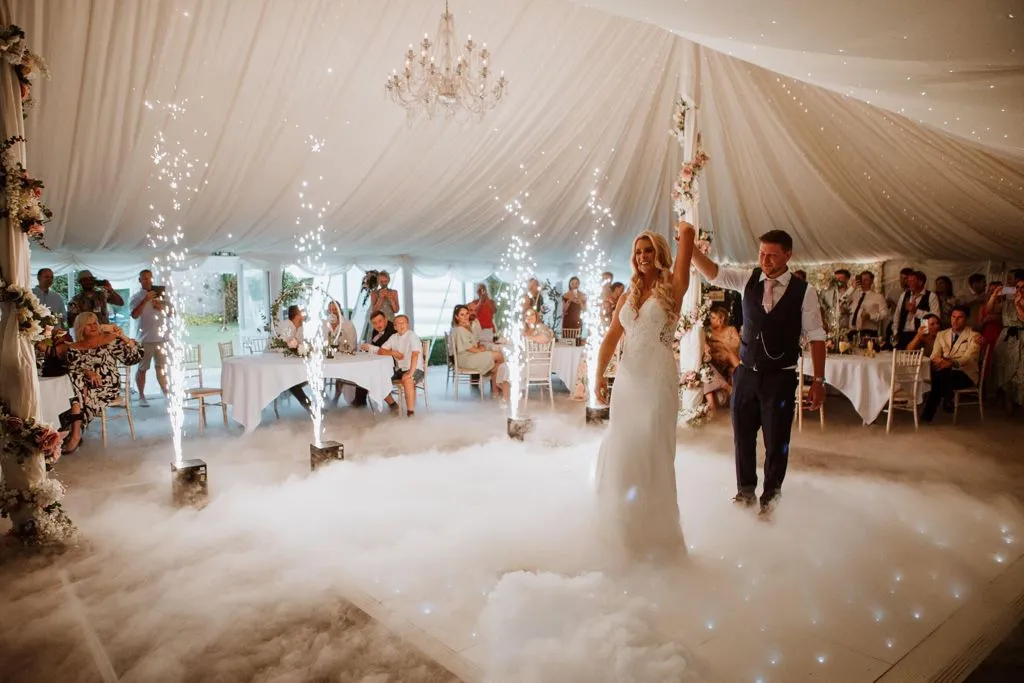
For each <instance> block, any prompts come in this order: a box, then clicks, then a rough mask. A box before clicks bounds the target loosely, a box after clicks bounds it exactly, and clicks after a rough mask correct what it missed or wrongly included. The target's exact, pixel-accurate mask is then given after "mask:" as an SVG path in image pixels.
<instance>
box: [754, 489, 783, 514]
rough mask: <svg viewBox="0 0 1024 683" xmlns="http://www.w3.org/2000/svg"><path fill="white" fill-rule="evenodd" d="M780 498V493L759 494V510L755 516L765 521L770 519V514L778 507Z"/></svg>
mask: <svg viewBox="0 0 1024 683" xmlns="http://www.w3.org/2000/svg"><path fill="white" fill-rule="evenodd" d="M781 498H782V492H781V491H773V492H772V493H763V494H761V509H760V510H758V511H757V516H758V517H762V518H765V519H771V516H772V513H773V512H774V511H775V508H776V507H778V505H779V499H781Z"/></svg>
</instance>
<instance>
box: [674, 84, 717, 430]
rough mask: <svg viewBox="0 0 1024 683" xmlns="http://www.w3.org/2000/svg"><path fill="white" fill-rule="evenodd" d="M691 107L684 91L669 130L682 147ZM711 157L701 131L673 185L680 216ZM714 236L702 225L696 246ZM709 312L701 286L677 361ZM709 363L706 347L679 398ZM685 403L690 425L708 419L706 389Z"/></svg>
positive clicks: (682, 327) (686, 318) (682, 416)
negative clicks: (686, 340)
mask: <svg viewBox="0 0 1024 683" xmlns="http://www.w3.org/2000/svg"><path fill="white" fill-rule="evenodd" d="M691 109H693V105H692V104H691V103H690V102H689V101H687V100H686V98H684V97H683V96H682V95H680V96H679V97H677V98H676V103H675V108H674V110H673V113H672V129H671V130H670V131H669V132H670V134H671V135H672V137H674V138H675V139H676V142H678V143H679V146H680V147H683V146H685V144H686V115H687V114H688V113H689V111H690V110H691ZM708 159H709V157H708V155H707V154H706V153H705V152H704V149H703V147H702V146H701V136H700V134H699V133H698V134H697V144H696V151H695V152H694V155H693V159H691V160H690V161H688V162H686V163H684V164H683V165H682V167H681V168H680V169H679V176H678V177H677V178H676V182H675V183H674V184H673V186H672V208H673V209H674V210H675V212H676V215H677V216H678V217H679V219H680V220H681V219H682V218H683V216H685V215H686V213H687V212H688V211H689V210H690V209H692V208H693V207H694V206H696V205H697V202H699V201H700V194H699V192H698V191H697V178H698V177H699V176H700V173H701V171H703V170H704V167H705V166H706V165H707V163H708ZM712 237H713V235H712V234H711V231H709V230H705V229H703V228H701V229H700V232H699V233H698V234H697V243H696V248H697V249H698V250H699V251H700V252H701V253H702V254H707V253H709V252H710V251H711V241H712ZM710 313H711V300H710V299H709V298H708V296H707V291H706V289H705V288H704V287H703V286H701V296H700V303H699V304H698V306H697V308H696V310H693V311H691V312H690V313H688V314H686V315H682V316H680V317H679V322H678V324H677V325H676V330H675V335H674V336H675V339H674V341H673V343H672V347H673V350H674V351H675V354H676V361H677V365H678V360H679V345H680V343H681V341H682V338H683V336H685V335H686V334H688V333H690V332H691V331H692V330H693V329H694V328H695V327H701V328H703V327H704V326H706V325H707V321H708V316H709V315H710ZM710 363H711V359H710V356H709V354H708V353H707V349H705V353H704V357H703V362H702V363H701V365H700V367H699V368H697V369H696V370H689V371H687V372H686V373H684V374H683V375H682V377H681V378H680V389H679V391H680V399H682V398H683V396H682V393H683V392H684V391H700V390H701V389H702V387H703V385H704V384H705V383H707V382H708V381H709V380H710V378H711V377H712V372H711V365H710ZM684 405H685V402H684V401H682V400H680V408H679V421H680V422H682V423H684V424H686V425H688V426H690V427H698V426H700V425H703V424H705V423H706V422H707V421H708V417H709V411H710V408H709V406H708V404H707V401H706V400H705V398H704V396H703V393H701V394H700V403H698V404H697V406H696V407H695V408H693V409H689V408H684V407H683V406H684Z"/></svg>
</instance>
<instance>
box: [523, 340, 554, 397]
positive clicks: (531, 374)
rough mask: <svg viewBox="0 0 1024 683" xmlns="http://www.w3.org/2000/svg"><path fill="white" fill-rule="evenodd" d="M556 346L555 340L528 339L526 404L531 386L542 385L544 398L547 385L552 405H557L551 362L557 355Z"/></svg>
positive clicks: (541, 393)
mask: <svg viewBox="0 0 1024 683" xmlns="http://www.w3.org/2000/svg"><path fill="white" fill-rule="evenodd" d="M554 348H555V342H554V340H552V341H549V342H545V343H540V342H535V341H530V340H527V341H526V382H525V383H524V385H525V386H524V388H525V390H526V394H525V395H524V397H523V405H524V406H525V405H526V403H528V402H529V400H530V387H540V395H541V398H544V387H547V389H548V398H549V399H550V401H551V407H552V408H554V407H555V392H554V389H553V388H552V386H551V363H552V360H553V359H554V355H555V354H554Z"/></svg>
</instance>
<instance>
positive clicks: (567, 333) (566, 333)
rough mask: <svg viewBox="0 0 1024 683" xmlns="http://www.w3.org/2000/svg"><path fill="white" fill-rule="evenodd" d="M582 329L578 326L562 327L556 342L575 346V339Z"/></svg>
mask: <svg viewBox="0 0 1024 683" xmlns="http://www.w3.org/2000/svg"><path fill="white" fill-rule="evenodd" d="M582 332H583V330H582V329H581V328H579V327H571V328H569V329H563V330H562V335H561V337H559V340H558V342H559V343H560V344H568V345H569V346H575V345H576V340H577V339H579V338H580V334H581V333H582Z"/></svg>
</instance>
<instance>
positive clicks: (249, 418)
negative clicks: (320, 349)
mask: <svg viewBox="0 0 1024 683" xmlns="http://www.w3.org/2000/svg"><path fill="white" fill-rule="evenodd" d="M393 368H394V361H393V360H392V359H391V357H390V356H378V355H376V354H369V353H357V354H355V355H341V356H338V357H337V358H331V359H329V360H327V361H326V362H325V363H324V377H325V378H333V379H343V380H345V381H347V382H352V383H353V384H356V385H358V386H361V387H363V388H364V389H366V391H367V393H368V394H369V396H370V400H372V401H373V402H374V403H376V404H377V406H378V407H379V406H381V405H383V403H384V398H385V397H386V396H387V395H388V394H389V393H391V375H392V372H393ZM220 372H221V379H220V381H221V391H222V392H223V395H224V401H225V402H226V403H228V404H230V405H231V416H232V417H233V418H234V420H235V422H238V423H239V424H241V425H242V426H243V427H245V431H246V433H248V432H251V431H252V430H254V429H256V427H257V426H258V425H259V423H260V416H261V414H262V413H263V408H265V407H266V406H268V405H270V403H271V402H272V401H273V400H274V399H275V398H277V396H278V395H279V394H280V393H281V392H282V391H286V390H287V389H288V388H289V387H293V386H295V385H296V384H302V383H303V382H305V381H306V366H305V364H304V363H303V361H302V359H301V358H295V357H294V356H285V355H284V354H281V353H274V352H270V353H260V354H256V355H253V356H236V357H234V358H227V359H225V360H224V363H223V365H222V366H221V371H220Z"/></svg>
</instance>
